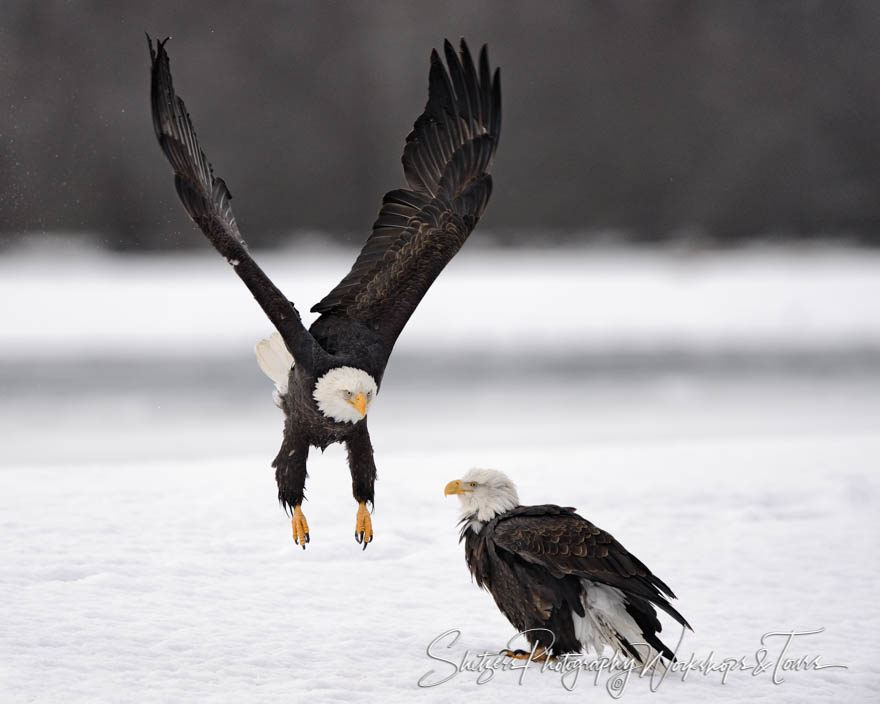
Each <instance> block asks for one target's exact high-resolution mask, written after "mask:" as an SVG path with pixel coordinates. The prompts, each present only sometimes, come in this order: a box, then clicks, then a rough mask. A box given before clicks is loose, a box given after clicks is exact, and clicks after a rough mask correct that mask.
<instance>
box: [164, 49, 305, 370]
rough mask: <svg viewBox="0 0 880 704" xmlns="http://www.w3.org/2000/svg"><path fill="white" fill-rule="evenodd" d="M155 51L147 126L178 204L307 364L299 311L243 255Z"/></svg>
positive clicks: (224, 193)
mask: <svg viewBox="0 0 880 704" xmlns="http://www.w3.org/2000/svg"><path fill="white" fill-rule="evenodd" d="M167 41H168V40H167V39H166V40H164V41H157V42H156V46H155V48H154V47H153V42H152V40H151V39H150V37H149V35H147V42H148V44H149V46H150V58H151V60H152V72H151V73H152V81H151V89H150V99H151V102H152V106H153V127H154V129H155V130H156V138H157V139H158V140H159V146H161V147H162V151H163V152H164V153H165V156H166V157H168V161H170V162H171V166H172V168H173V169H174V185H175V186H176V187H177V193H178V195H179V196H180V200H181V201H183V206H184V207H185V208H186V211H187V212H188V213H189V215H190V217H191V218H192V219H193V221H194V222H195V223H196V225H198V226H199V229H201V231H202V232H204V233H205V236H206V237H207V238H208V240H209V241H210V242H211V244H212V245H214V247H215V248H216V249H217V251H218V252H220V254H222V255H223V256H224V257H225V258H226V260H227V261H228V262H229V263H230V264H231V265H232V268H233V269H235V273H237V274H238V275H239V277H241V280H242V281H244V283H245V285H246V286H247V287H248V288H249V289H250V291H251V293H252V294H253V296H254V298H256V299H257V303H259V304H260V306H261V307H262V308H263V310H264V311H265V313H266V315H267V316H269V320H271V321H272V324H273V325H274V326H275V327H276V328H277V329H278V332H279V333H281V336H282V337H283V338H284V341H285V343H286V344H287V347H288V349H289V350H290V351H291V353H292V354H293V356H294V357H295V358H296V359H297V361H299V362H300V363H307V362H308V355H310V354H312V353H313V352H314V348H315V347H316V346H317V343H315V342H314V340H313V339H312V337H311V335H310V334H309V333H308V331H307V330H306V329H305V328H304V327H303V324H302V322H301V320H300V316H299V313H298V312H297V310H296V309H295V308H294V307H293V304H292V303H291V302H290V301H288V300H287V298H286V297H285V296H284V294H282V293H281V291H279V290H278V288H277V287H276V286H275V284H273V283H272V282H271V281H270V280H269V277H268V276H266V274H265V273H264V272H263V270H262V269H260V267H259V266H257V263H256V262H255V261H254V260H253V259H252V258H251V255H250V254H249V253H248V251H247V247H246V246H245V242H244V240H243V239H242V237H241V234H240V233H239V231H238V225H236V223H235V216H234V215H233V214H232V207H231V205H230V199H231V198H232V196H231V195H230V193H229V189H228V188H227V187H226V183H225V182H224V181H223V179H222V178H217V177H215V176H214V174H213V171H212V169H211V165H210V164H209V163H208V160H207V158H206V157H205V155H204V153H203V152H202V150H201V148H200V147H199V142H198V140H197V139H196V132H195V129H194V127H193V124H192V121H191V120H190V117H189V113H187V111H186V105H184V103H183V100H181V99H180V98H179V97H177V95H175V93H174V85H173V83H172V81H171V67H170V65H169V61H168V54H167V53H166V52H165V42H167Z"/></svg>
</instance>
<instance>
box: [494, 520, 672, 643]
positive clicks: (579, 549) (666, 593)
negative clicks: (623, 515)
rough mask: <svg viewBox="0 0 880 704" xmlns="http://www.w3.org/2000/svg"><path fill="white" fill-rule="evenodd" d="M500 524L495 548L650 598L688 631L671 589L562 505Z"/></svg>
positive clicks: (607, 535) (610, 538) (562, 572)
mask: <svg viewBox="0 0 880 704" xmlns="http://www.w3.org/2000/svg"><path fill="white" fill-rule="evenodd" d="M521 511H522V512H521V513H520V514H519V515H511V516H510V517H509V518H505V519H503V520H500V521H498V523H497V525H496V526H495V529H494V531H493V533H492V540H493V542H494V543H495V546H496V548H500V549H502V550H507V551H508V552H510V553H512V554H514V555H516V556H518V557H519V558H521V559H523V560H526V561H527V562H530V563H532V564H537V565H541V566H543V567H545V568H546V569H548V570H549V571H550V572H551V573H553V574H554V575H556V576H557V577H563V576H565V575H569V574H572V575H576V576H578V577H582V578H586V579H590V580H594V581H598V582H601V583H603V584H607V585H609V586H612V587H616V588H618V589H620V590H621V591H622V592H624V594H632V595H634V596H637V597H641V598H643V599H646V600H647V601H649V602H652V603H654V604H656V605H657V606H659V607H660V608H661V609H663V610H664V611H665V612H666V613H668V614H669V615H670V616H672V617H673V618H674V619H675V620H676V621H678V622H679V623H680V624H681V625H682V626H687V627H688V628H690V625H689V624H688V622H687V621H686V620H685V619H684V617H683V616H682V615H681V614H680V613H679V612H678V611H677V610H676V609H675V607H673V606H672V605H671V604H670V603H669V601H668V600H667V597H670V598H675V594H673V593H672V590H671V589H670V588H669V587H668V586H666V584H665V583H664V582H663V581H662V580H661V579H659V578H658V577H656V576H655V575H654V574H653V573H652V572H651V570H649V569H648V568H647V567H646V566H645V565H644V564H643V563H642V562H641V561H640V560H639V559H638V558H637V557H636V556H635V555H633V554H632V553H630V552H629V551H628V550H627V549H626V548H625V547H623V545H621V544H620V543H618V542H617V540H615V539H614V537H613V536H612V535H611V534H610V533H606V532H605V531H604V530H602V529H601V528H597V527H596V526H594V525H593V524H592V523H590V522H589V521H588V520H586V519H584V518H582V517H581V516H579V515H577V514H576V513H575V512H574V509H565V508H560V507H559V506H549V505H548V506H531V507H528V509H526V510H521Z"/></svg>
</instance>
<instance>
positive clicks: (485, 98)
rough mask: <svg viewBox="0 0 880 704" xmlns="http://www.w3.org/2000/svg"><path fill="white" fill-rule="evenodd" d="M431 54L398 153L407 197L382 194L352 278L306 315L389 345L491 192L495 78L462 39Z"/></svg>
mask: <svg viewBox="0 0 880 704" xmlns="http://www.w3.org/2000/svg"><path fill="white" fill-rule="evenodd" d="M443 52H444V55H445V58H446V66H445V67H444V64H443V61H442V60H441V58H440V55H439V54H438V53H437V51H433V52H432V53H431V61H430V69H429V72H428V102H427V104H426V105H425V109H424V112H423V113H422V114H421V116H419V118H418V119H417V120H416V121H415V124H414V125H413V129H412V131H411V132H410V134H409V135H408V136H407V138H406V145H405V146H404V150H403V157H402V162H403V172H404V176H405V177H406V181H407V184H408V188H407V189H399V190H395V191H391V192H389V193H387V194H386V195H385V198H384V199H383V201H382V208H381V210H380V211H379V217H378V218H377V220H376V222H375V223H374V224H373V232H372V234H371V235H370V237H369V238H368V240H367V242H366V244H365V245H364V248H363V250H362V251H361V253H360V255H359V256H358V258H357V260H356V261H355V263H354V266H353V267H352V269H351V271H350V272H349V273H348V275H347V276H346V277H345V278H344V279H343V280H342V281H341V282H340V284H339V285H338V286H337V287H336V288H335V289H333V291H331V292H330V293H329V294H328V295H327V296H326V297H325V298H324V299H323V300H322V301H321V302H320V303H318V304H317V305H315V306H314V307H313V308H312V310H313V311H314V312H317V313H323V314H329V315H342V316H346V317H348V318H350V319H352V320H355V321H358V322H360V323H363V324H364V325H367V326H369V327H370V328H372V329H373V330H375V331H378V332H379V333H380V335H382V336H383V337H384V339H385V341H386V343H387V344H388V346H389V348H390V347H391V346H393V345H394V342H395V340H396V339H397V336H398V335H399V334H400V332H401V330H402V329H403V327H404V325H406V322H407V320H409V317H410V316H411V315H412V313H413V311H414V310H415V308H416V306H418V304H419V302H420V301H421V299H422V297H423V296H424V295H425V293H426V292H427V290H428V288H430V286H431V284H432V283H433V282H434V280H435V279H436V278H437V276H438V275H439V274H440V272H441V271H442V270H443V268H444V267H445V266H446V264H447V263H448V262H449V260H450V259H452V257H453V256H454V255H455V254H456V252H458V250H459V249H460V248H461V246H462V245H463V244H464V242H465V240H466V239H467V237H468V235H469V234H470V233H471V231H472V230H473V228H474V226H475V225H476V224H477V221H478V220H479V219H480V216H481V215H482V214H483V211H484V210H485V208H486V204H487V203H488V200H489V196H490V195H491V192H492V178H491V176H489V174H488V171H489V167H490V165H491V162H492V158H493V156H494V154H495V149H496V148H497V146H498V139H499V137H500V133H501V79H500V74H499V71H498V70H496V71H495V73H494V75H491V74H490V69H489V59H488V54H487V51H486V47H485V46H484V47H483V48H482V50H481V51H480V58H479V68H478V67H477V66H476V65H475V64H474V61H473V58H472V56H471V53H470V50H469V49H468V46H467V44H466V43H465V42H464V40H462V41H461V45H460V50H459V52H458V53H456V51H455V50H454V49H453V47H452V45H451V44H450V43H449V42H448V41H447V42H445V43H444V49H443Z"/></svg>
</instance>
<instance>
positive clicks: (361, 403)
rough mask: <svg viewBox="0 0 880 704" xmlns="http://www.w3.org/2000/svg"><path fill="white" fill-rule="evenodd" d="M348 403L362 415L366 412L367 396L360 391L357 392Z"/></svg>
mask: <svg viewBox="0 0 880 704" xmlns="http://www.w3.org/2000/svg"><path fill="white" fill-rule="evenodd" d="M349 403H350V404H351V405H352V406H354V407H355V408H356V409H357V411H358V413H360V414H361V415H362V416H365V415H366V414H367V397H366V396H364V395H363V394H362V393H361V394H358V395H357V396H355V397H354V398H353V399H350V400H349Z"/></svg>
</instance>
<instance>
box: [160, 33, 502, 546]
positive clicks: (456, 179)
mask: <svg viewBox="0 0 880 704" xmlns="http://www.w3.org/2000/svg"><path fill="white" fill-rule="evenodd" d="M147 41H148V43H149V46H150V58H151V61H152V87H151V102H152V108H153V126H154V128H155V131H156V137H157V138H158V140H159V145H160V146H161V147H162V151H163V152H164V153H165V156H166V157H167V158H168V160H169V161H170V162H171V166H172V167H173V169H174V183H175V186H176V187H177V193H178V195H179V196H180V199H181V200H182V201H183V205H184V207H185V208H186V210H187V212H188V213H189V215H190V217H191V218H192V219H193V220H194V221H195V223H196V225H198V226H199V228H200V229H201V230H202V232H203V233H204V234H205V235H206V236H207V238H208V240H209V241H210V242H211V244H212V245H214V247H215V248H216V249H217V250H218V251H219V252H220V254H221V255H223V256H224V257H225V258H226V260H227V261H228V262H229V264H230V265H231V266H232V268H233V269H234V270H235V272H236V273H237V274H238V276H239V277H240V278H241V279H242V281H244V283H245V285H246V286H247V287H248V289H250V291H251V293H252V294H253V296H254V298H256V300H257V302H258V303H259V304H260V306H262V308H263V310H264V311H265V313H266V315H267V316H268V317H269V320H270V321H271V322H272V324H273V325H274V326H275V328H276V329H277V331H278V334H279V335H278V336H277V337H274V338H270V339H269V340H266V341H263V342H262V343H260V344H258V345H257V350H256V352H257V358H258V360H259V363H260V367H261V368H262V369H263V370H264V371H265V372H266V373H267V374H268V375H269V376H270V377H271V378H272V379H273V380H274V381H275V383H276V402H277V403H278V405H279V406H280V408H281V409H282V410H283V411H284V415H285V424H284V439H283V442H282V444H281V450H280V451H279V452H278V456H277V457H276V458H275V461H274V463H273V466H274V467H275V470H276V479H277V482H278V499H279V501H280V502H281V504H282V506H283V507H284V508H285V510H287V511H291V510H292V518H291V523H292V527H293V537H294V540H295V541H296V542H297V543H298V544H300V545H302V546H303V549H305V545H306V543H307V542H309V539H310V535H309V527H308V523H307V522H306V518H305V516H304V515H303V511H302V502H303V494H304V491H305V481H306V459H307V457H308V454H309V448H310V447H319V448H321V449H324V448H325V447H327V446H328V445H330V444H332V443H337V442H342V443H345V444H346V446H347V448H348V463H349V468H350V469H351V478H352V493H353V495H354V499H355V501H357V504H358V509H357V515H356V519H355V540H357V541H358V543H362V544H363V546H364V548H366V546H367V544H368V543H369V542H370V541H371V540H372V539H373V528H372V521H371V519H370V514H369V511H368V509H367V504H369V505H370V506H372V504H373V484H374V482H375V480H376V466H375V464H374V461H373V448H372V445H371V443H370V434H369V432H368V431H367V420H366V415H367V411H368V410H369V407H370V404H371V403H372V402H373V401H374V399H375V398H376V394H377V393H378V392H379V388H380V385H381V383H382V375H383V373H384V371H385V365H386V364H387V362H388V357H389V356H390V355H391V350H392V349H393V347H394V343H395V341H396V340H397V337H398V335H400V332H401V331H402V330H403V327H404V326H405V325H406V322H407V321H408V320H409V317H410V316H411V315H412V313H413V311H414V310H415V309H416V306H418V304H419V301H421V300H422V297H423V296H424V295H425V293H426V292H427V290H428V288H429V287H430V286H431V284H432V283H433V282H434V279H436V278H437V275H438V274H439V273H440V272H441V271H442V270H443V267H445V266H446V264H447V263H448V262H449V260H450V259H452V257H453V256H454V255H455V253H456V252H458V250H459V249H460V248H461V246H462V245H463V244H464V241H465V240H466V239H467V237H468V235H469V234H470V233H471V231H472V230H473V229H474V226H475V225H476V224H477V221H478V220H479V219H480V216H481V215H482V214H483V210H484V209H485V207H486V204H487V202H488V200H489V195H490V194H491V192H492V177H491V176H490V175H489V173H488V171H489V166H490V164H491V162H492V158H493V156H494V154H495V148H496V146H497V145H498V138H499V135H500V131H501V81H500V75H499V71H498V70H497V69H496V70H495V72H494V75H493V74H492V73H491V72H490V69H489V60H488V57H487V54H486V47H485V46H484V47H483V49H482V51H481V52H480V57H479V63H478V64H475V63H474V61H473V59H472V57H471V53H470V51H469V50H468V47H467V44H465V42H464V40H462V42H461V47H460V51H459V52H458V53H456V51H455V50H454V49H453V47H452V45H451V44H450V43H449V42H448V41H447V42H445V44H444V53H445V55H446V64H447V67H448V68H447V67H444V65H443V62H442V61H441V60H440V56H439V55H438V54H437V52H436V51H434V52H432V53H431V64H430V71H429V74H428V102H427V105H426V106H425V110H424V112H423V113H422V115H421V116H420V117H419V118H418V119H417V120H416V122H415V125H414V126H413V130H412V132H410V134H409V136H408V137H407V138H406V145H405V147H404V151H403V171H404V174H405V176H406V180H407V183H408V186H409V187H408V188H405V189H399V190H394V191H390V192H389V193H387V194H386V195H385V198H384V199H383V201H382V207H381V210H380V211H379V217H378V219H377V220H376V222H375V223H374V224H373V231H372V234H371V235H370V236H369V238H368V239H367V242H366V244H365V245H364V248H363V250H362V251H361V253H360V255H359V256H358V258H357V260H356V261H355V263H354V266H353V267H352V269H351V271H350V272H349V273H348V275H347V276H346V277H345V278H344V279H343V280H342V282H341V283H340V284H339V285H338V286H336V288H334V289H333V290H332V291H331V292H330V293H329V294H328V295H327V296H326V297H325V298H324V299H323V300H322V301H321V302H319V303H318V304H317V305H315V306H313V307H312V312H316V313H320V317H319V318H318V319H317V320H315V322H314V323H312V325H311V327H310V328H309V329H308V330H307V329H306V328H305V326H304V325H303V323H302V321H301V319H300V315H299V313H298V312H297V310H296V308H294V306H293V304H292V303H291V302H290V301H289V300H288V299H287V298H286V297H285V296H284V294H282V293H281V291H279V290H278V288H277V287H276V286H275V285H274V284H273V283H272V282H271V281H270V280H269V278H268V277H267V276H266V274H265V273H263V271H262V270H261V269H260V267H259V266H257V264H256V262H255V261H254V260H253V259H252V258H251V255H250V254H249V253H248V251H247V248H246V246H245V243H244V240H243V239H242V236H241V234H240V233H239V230H238V225H237V224H236V222H235V217H234V216H233V214H232V209H231V207H230V203H229V201H230V198H231V196H230V193H229V189H228V188H227V187H226V184H225V183H224V181H223V180H222V179H220V178H217V177H215V176H214V175H213V172H212V169H211V165H210V164H209V163H208V160H207V159H206V157H205V155H204V153H203V152H202V150H201V148H200V147H199V143H198V140H197V139H196V133H195V130H194V128H193V124H192V122H191V120H190V117H189V114H188V113H187V110H186V106H185V105H184V103H183V101H182V100H181V99H180V98H179V97H177V96H176V95H175V93H174V87H173V85H172V81H171V69H170V65H169V60H168V54H167V53H166V51H165V42H167V39H166V40H165V41H159V42H157V43H156V45H155V47H154V46H153V42H152V40H150V38H149V36H148V37H147Z"/></svg>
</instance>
